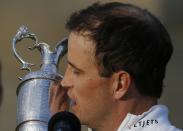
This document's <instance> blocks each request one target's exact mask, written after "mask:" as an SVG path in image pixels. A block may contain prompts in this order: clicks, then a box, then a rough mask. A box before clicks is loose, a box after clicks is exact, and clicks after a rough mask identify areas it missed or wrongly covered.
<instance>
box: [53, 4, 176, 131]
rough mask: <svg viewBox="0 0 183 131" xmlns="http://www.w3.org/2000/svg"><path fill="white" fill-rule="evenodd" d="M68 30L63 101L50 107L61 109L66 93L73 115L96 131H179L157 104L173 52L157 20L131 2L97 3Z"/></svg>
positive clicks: (72, 19) (73, 18)
mask: <svg viewBox="0 0 183 131" xmlns="http://www.w3.org/2000/svg"><path fill="white" fill-rule="evenodd" d="M66 27H67V29H68V30H69V31H70V35H69V38H68V58H67V59H68V66H67V69H66V72H65V76H64V78H63V80H62V81H61V85H62V87H63V89H64V90H63V89H62V90H61V89H60V94H61V96H64V97H60V98H59V99H57V101H59V100H60V101H61V102H60V103H59V104H57V105H54V101H53V103H52V106H56V107H58V108H57V109H58V110H59V109H60V110H63V106H62V103H64V102H63V101H64V100H66V97H65V95H63V94H64V93H63V92H67V94H68V96H69V98H70V100H71V106H70V107H71V109H72V111H73V113H74V114H75V115H76V116H77V117H78V118H79V119H80V121H81V123H82V124H85V125H88V127H91V128H92V129H94V130H95V131H131V130H133V131H177V130H179V129H177V128H175V127H174V126H172V125H171V123H170V122H169V120H168V109H167V108H166V106H163V105H158V102H157V101H158V99H159V98H160V97H161V94H162V90H163V79H164V76H165V70H166V65H167V63H168V61H169V59H170V57H171V54H172V50H173V49H172V43H171V40H170V38H169V35H168V33H167V31H166V29H165V28H164V27H163V25H162V24H161V23H160V21H159V20H158V19H157V18H155V17H154V16H153V15H152V14H151V13H149V12H148V11H147V10H143V9H140V8H139V7H136V6H134V5H130V4H123V3H117V2H114V3H107V4H98V3H95V4H93V5H91V6H89V7H88V8H86V9H83V10H80V11H78V12H75V13H74V14H73V15H72V16H71V17H70V19H69V20H68V22H67V24H66ZM57 90H58V88H57ZM57 95H58V92H57ZM64 98H65V99H64ZM55 101H56V99H55ZM65 102H66V101H65ZM55 103H58V102H55ZM63 105H65V104H63ZM58 110H57V111H58ZM53 112H56V110H55V111H53Z"/></svg>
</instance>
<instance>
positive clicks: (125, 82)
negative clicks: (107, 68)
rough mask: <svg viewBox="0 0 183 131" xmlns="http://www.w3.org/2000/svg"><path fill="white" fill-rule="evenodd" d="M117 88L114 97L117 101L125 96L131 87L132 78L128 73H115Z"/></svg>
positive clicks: (115, 87)
mask: <svg viewBox="0 0 183 131" xmlns="http://www.w3.org/2000/svg"><path fill="white" fill-rule="evenodd" d="M114 77H115V83H116V84H115V86H114V88H113V93H114V94H113V96H114V98H115V99H116V100H118V99H121V98H122V97H124V96H125V94H126V93H127V91H128V90H129V88H130V86H131V82H132V80H131V76H130V74H129V73H128V72H126V71H119V72H117V73H115V76H114Z"/></svg>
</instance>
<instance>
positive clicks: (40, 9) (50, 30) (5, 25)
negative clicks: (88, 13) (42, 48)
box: [0, 0, 183, 131]
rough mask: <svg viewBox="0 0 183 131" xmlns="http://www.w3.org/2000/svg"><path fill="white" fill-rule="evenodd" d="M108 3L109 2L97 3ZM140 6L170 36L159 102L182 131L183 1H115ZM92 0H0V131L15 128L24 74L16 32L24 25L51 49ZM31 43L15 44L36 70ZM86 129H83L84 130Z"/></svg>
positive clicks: (62, 66) (62, 65)
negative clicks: (1, 91)
mask: <svg viewBox="0 0 183 131" xmlns="http://www.w3.org/2000/svg"><path fill="white" fill-rule="evenodd" d="M100 1H101V2H109V1H112V0H100ZM118 1H120V2H127V3H133V4H136V5H139V6H140V7H143V8H146V9H148V10H149V11H151V12H152V13H153V14H155V15H156V16H157V17H158V18H159V19H160V20H161V21H162V23H163V24H164V25H165V27H166V28H167V30H168V32H169V33H170V35H171V38H172V41H173V45H174V54H173V56H172V59H171V61H170V62H169V65H168V68H167V75H166V79H165V82H164V84H165V88H164V94H163V96H162V98H161V99H160V103H162V104H165V105H167V106H168V107H169V113H170V118H171V121H172V123H173V124H174V125H176V126H177V127H179V128H183V124H182V121H183V115H182V111H183V104H182V103H183V102H182V101H183V84H182V82H183V78H182V74H183V70H182V67H183V59H182V57H183V44H182V43H183V39H182V36H183V35H182V34H183V7H182V5H183V1H182V0H161V1H160V0H118ZM93 2H95V0H52V1H51V0H50V1H49V0H16V1H10V0H0V59H1V61H2V68H3V70H2V71H3V72H2V78H3V87H4V98H3V103H2V105H1V109H0V131H13V130H15V127H16V88H17V86H18V84H19V80H18V79H17V77H18V76H24V75H25V73H26V72H22V71H20V70H19V67H20V63H19V62H18V61H17V60H16V59H15V57H14V55H13V53H12V50H11V48H12V46H11V41H12V38H13V36H14V35H15V33H16V31H17V29H18V28H19V26H21V25H22V24H25V25H27V26H28V27H29V29H30V30H31V31H32V32H34V33H35V34H36V35H37V37H38V38H39V40H40V41H43V42H46V43H48V44H50V45H51V46H52V48H53V49H54V46H55V44H56V43H57V42H58V41H60V40H61V39H62V38H64V37H65V36H67V35H68V32H66V30H65V27H64V25H65V22H66V20H67V18H68V16H69V15H70V14H71V13H72V12H74V11H76V10H78V9H81V8H85V7H86V6H87V5H90V4H91V3H93ZM31 45H32V43H31V41H29V40H24V41H23V42H21V43H20V44H18V45H17V49H18V51H19V52H20V54H21V56H22V57H23V58H24V59H26V60H27V61H29V62H33V63H36V64H37V66H36V67H34V68H33V70H38V69H39V64H40V53H39V52H38V51H29V50H28V49H27V47H28V46H31ZM59 68H60V73H62V74H63V72H64V70H65V59H64V60H63V61H62V62H60V66H59ZM84 130H85V129H83V131H84Z"/></svg>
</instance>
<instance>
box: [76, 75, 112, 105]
mask: <svg viewBox="0 0 183 131" xmlns="http://www.w3.org/2000/svg"><path fill="white" fill-rule="evenodd" d="M109 88H110V86H109V84H108V82H107V81H103V80H100V79H93V78H91V79H89V78H88V79H85V80H80V81H77V83H76V84H75V85H74V88H73V91H74V92H73V93H75V95H76V96H75V97H76V99H77V100H78V104H79V106H80V107H81V108H92V107H93V106H96V105H101V106H102V105H104V104H107V103H106V102H109V99H110V98H111V94H110V90H109Z"/></svg>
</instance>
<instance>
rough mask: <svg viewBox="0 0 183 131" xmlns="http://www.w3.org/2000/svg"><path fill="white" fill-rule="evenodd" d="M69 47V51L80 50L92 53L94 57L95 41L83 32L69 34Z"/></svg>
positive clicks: (88, 53)
mask: <svg viewBox="0 0 183 131" xmlns="http://www.w3.org/2000/svg"><path fill="white" fill-rule="evenodd" d="M68 48H69V52H71V51H72V52H76V53H77V52H80V53H84V54H87V55H90V56H91V58H92V59H93V58H94V54H95V43H94V42H93V41H92V40H91V39H89V38H88V37H87V36H85V34H83V33H82V34H81V33H78V32H71V33H70V35H69V41H68Z"/></svg>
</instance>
